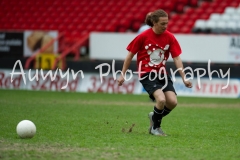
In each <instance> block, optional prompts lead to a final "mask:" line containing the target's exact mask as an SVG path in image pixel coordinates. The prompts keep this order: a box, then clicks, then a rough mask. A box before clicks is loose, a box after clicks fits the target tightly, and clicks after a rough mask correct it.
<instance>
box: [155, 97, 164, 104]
mask: <svg viewBox="0 0 240 160" xmlns="http://www.w3.org/2000/svg"><path fill="white" fill-rule="evenodd" d="M156 102H157V103H158V104H159V105H160V106H164V105H165V103H166V100H165V99H164V98H157V99H156Z"/></svg>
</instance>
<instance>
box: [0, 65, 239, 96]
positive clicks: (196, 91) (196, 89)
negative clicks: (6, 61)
mask: <svg viewBox="0 0 240 160" xmlns="http://www.w3.org/2000/svg"><path fill="white" fill-rule="evenodd" d="M19 65H20V64H19ZM20 68H21V67H20ZM24 73H25V74H24ZM101 80H102V82H101ZM115 80H116V79H115V77H114V76H113V75H112V74H109V75H106V76H102V77H101V76H100V74H97V73H92V74H90V73H84V71H82V70H80V71H78V72H74V71H73V70H71V69H68V70H67V71H64V72H62V71H61V70H60V69H57V70H55V71H51V70H50V71H43V70H15V69H13V70H3V69H0V89H20V90H47V91H66V92H94V93H95V92H104V93H122V94H146V91H145V90H144V89H143V88H142V85H141V84H140V82H139V80H138V76H137V75H133V76H132V78H129V79H128V80H127V81H125V82H124V84H123V86H118V84H117V82H116V81H115ZM191 81H192V83H193V87H192V88H186V87H185V86H184V84H183V83H182V80H181V78H180V77H176V78H175V81H174V86H175V89H176V92H177V94H178V96H195V97H218V98H240V79H232V78H230V79H220V78H212V79H211V80H210V79H209V78H205V77H204V78H203V77H202V78H200V79H197V78H194V79H192V80H191ZM225 86H227V87H225ZM224 87H225V89H223V88H224Z"/></svg>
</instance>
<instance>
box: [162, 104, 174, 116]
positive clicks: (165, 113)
mask: <svg viewBox="0 0 240 160" xmlns="http://www.w3.org/2000/svg"><path fill="white" fill-rule="evenodd" d="M171 111H172V110H171V109H168V108H167V107H166V106H164V109H163V112H162V116H163V117H165V116H166V115H168V114H169V113H170V112H171Z"/></svg>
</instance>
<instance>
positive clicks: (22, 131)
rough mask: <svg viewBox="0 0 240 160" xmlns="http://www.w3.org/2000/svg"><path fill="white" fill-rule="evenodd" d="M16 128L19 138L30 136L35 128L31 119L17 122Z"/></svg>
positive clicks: (34, 132)
mask: <svg viewBox="0 0 240 160" xmlns="http://www.w3.org/2000/svg"><path fill="white" fill-rule="evenodd" d="M16 130H17V134H18V136H19V137H20V138H32V137H33V136H34V135H35V134H36V130H37V129H36V126H35V124H34V123H33V122H32V121H29V120H22V121H21V122H19V123H18V125H17V128H16Z"/></svg>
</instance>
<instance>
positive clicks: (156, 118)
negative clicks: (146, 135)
mask: <svg viewBox="0 0 240 160" xmlns="http://www.w3.org/2000/svg"><path fill="white" fill-rule="evenodd" d="M162 112H163V110H159V109H157V107H155V106H154V109H153V129H156V128H159V127H160V126H161V122H162Z"/></svg>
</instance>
